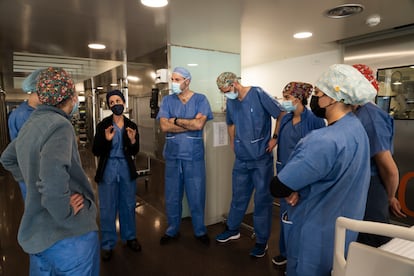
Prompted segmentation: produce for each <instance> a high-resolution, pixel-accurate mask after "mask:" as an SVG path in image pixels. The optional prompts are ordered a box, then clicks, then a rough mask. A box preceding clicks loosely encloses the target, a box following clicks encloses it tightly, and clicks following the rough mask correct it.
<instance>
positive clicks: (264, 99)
mask: <svg viewBox="0 0 414 276" xmlns="http://www.w3.org/2000/svg"><path fill="white" fill-rule="evenodd" d="M258 94H259V97H260V102H261V103H262V106H263V108H264V109H265V110H266V112H267V113H269V114H270V115H272V117H273V118H275V119H277V117H279V115H280V113H281V112H283V111H284V108H283V107H282V105H281V104H280V103H279V102H278V101H277V100H276V99H274V98H273V97H272V96H270V95H269V94H268V93H267V92H265V91H264V90H263V89H261V88H260V87H259V88H258Z"/></svg>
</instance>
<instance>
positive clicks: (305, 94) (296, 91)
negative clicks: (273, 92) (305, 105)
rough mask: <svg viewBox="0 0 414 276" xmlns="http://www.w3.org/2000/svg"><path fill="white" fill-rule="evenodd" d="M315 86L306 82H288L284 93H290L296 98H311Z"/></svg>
mask: <svg viewBox="0 0 414 276" xmlns="http://www.w3.org/2000/svg"><path fill="white" fill-rule="evenodd" d="M312 90H313V86H312V84H310V83H306V82H289V83H288V84H286V86H285V88H283V93H286V92H287V93H289V94H290V95H292V96H293V97H295V98H298V99H300V100H303V99H307V98H309V96H310V94H312Z"/></svg>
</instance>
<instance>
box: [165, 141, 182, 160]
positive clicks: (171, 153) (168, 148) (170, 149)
mask: <svg viewBox="0 0 414 276" xmlns="http://www.w3.org/2000/svg"><path fill="white" fill-rule="evenodd" d="M178 151H179V144H178V141H177V138H176V137H175V136H166V137H165V147H164V155H165V156H166V157H172V158H174V157H176V155H177V154H178Z"/></svg>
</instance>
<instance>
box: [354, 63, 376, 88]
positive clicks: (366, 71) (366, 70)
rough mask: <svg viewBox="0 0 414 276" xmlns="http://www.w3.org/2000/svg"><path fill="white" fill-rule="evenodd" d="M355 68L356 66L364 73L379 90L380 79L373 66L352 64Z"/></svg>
mask: <svg viewBox="0 0 414 276" xmlns="http://www.w3.org/2000/svg"><path fill="white" fill-rule="evenodd" d="M352 66H353V67H354V68H356V69H357V70H358V71H359V72H360V73H361V74H362V75H364V76H365V77H366V78H367V80H368V81H369V82H370V83H371V84H372V86H374V88H375V90H377V92H378V90H379V86H378V81H377V80H376V78H375V76H374V71H372V69H371V68H369V67H368V66H367V65H365V64H354V65H352Z"/></svg>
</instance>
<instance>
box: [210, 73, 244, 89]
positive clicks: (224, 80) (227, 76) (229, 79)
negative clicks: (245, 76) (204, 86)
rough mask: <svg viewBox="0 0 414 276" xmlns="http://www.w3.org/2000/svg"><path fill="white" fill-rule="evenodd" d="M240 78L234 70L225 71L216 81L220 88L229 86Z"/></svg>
mask: <svg viewBox="0 0 414 276" xmlns="http://www.w3.org/2000/svg"><path fill="white" fill-rule="evenodd" d="M238 79H240V78H239V77H237V75H236V74H234V73H232V72H223V73H221V74H220V75H219V76H218V77H217V80H216V83H217V86H218V88H219V89H221V88H227V87H228V86H229V85H230V84H232V83H233V82H234V81H235V80H238Z"/></svg>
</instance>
